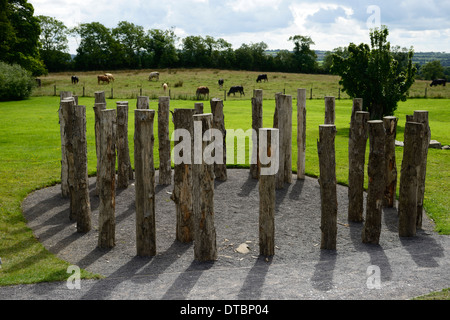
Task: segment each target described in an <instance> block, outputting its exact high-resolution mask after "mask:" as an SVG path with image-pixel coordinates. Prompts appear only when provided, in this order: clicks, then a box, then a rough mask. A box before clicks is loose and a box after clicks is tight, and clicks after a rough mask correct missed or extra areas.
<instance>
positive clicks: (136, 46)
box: [112, 21, 145, 69]
mask: <svg viewBox="0 0 450 320" xmlns="http://www.w3.org/2000/svg"><path fill="white" fill-rule="evenodd" d="M112 36H113V37H114V38H115V40H116V41H117V42H118V43H119V44H120V46H121V47H122V51H123V53H124V63H125V65H124V67H127V68H131V69H135V68H141V67H142V55H143V48H144V41H145V40H144V39H145V31H144V28H143V27H142V26H137V25H135V24H133V23H130V22H127V21H120V22H119V24H118V25H117V27H116V28H114V29H112Z"/></svg>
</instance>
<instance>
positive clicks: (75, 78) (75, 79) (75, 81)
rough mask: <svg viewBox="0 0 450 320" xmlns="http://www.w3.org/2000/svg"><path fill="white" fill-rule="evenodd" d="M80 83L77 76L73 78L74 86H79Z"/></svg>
mask: <svg viewBox="0 0 450 320" xmlns="http://www.w3.org/2000/svg"><path fill="white" fill-rule="evenodd" d="M78 81H80V80H79V79H78V77H77V76H72V84H77V83H78Z"/></svg>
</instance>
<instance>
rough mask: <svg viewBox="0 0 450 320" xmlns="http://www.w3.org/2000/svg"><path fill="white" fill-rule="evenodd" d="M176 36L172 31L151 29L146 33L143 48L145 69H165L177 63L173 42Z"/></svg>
mask: <svg viewBox="0 0 450 320" xmlns="http://www.w3.org/2000/svg"><path fill="white" fill-rule="evenodd" d="M176 41H177V36H176V35H175V32H174V30H173V29H169V30H160V29H151V30H148V31H147V36H146V37H145V43H144V48H145V50H146V54H145V60H146V63H145V65H146V66H147V67H157V68H167V67H174V66H176V65H177V63H178V55H177V50H176V48H175V42H176Z"/></svg>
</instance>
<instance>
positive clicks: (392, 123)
mask: <svg viewBox="0 0 450 320" xmlns="http://www.w3.org/2000/svg"><path fill="white" fill-rule="evenodd" d="M397 122H398V119H397V118H396V117H384V118H383V124H384V131H385V133H386V145H385V147H384V152H385V165H386V188H385V190H384V199H383V205H384V206H385V207H389V208H392V207H394V203H395V195H396V190H397V163H396V160H395V138H396V135H397Z"/></svg>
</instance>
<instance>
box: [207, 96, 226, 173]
mask: <svg viewBox="0 0 450 320" xmlns="http://www.w3.org/2000/svg"><path fill="white" fill-rule="evenodd" d="M210 104H211V113H212V114H213V122H212V127H213V128H214V129H218V130H220V132H221V133H222V137H223V139H222V141H214V143H215V146H216V149H220V150H222V151H223V158H222V159H221V160H222V163H214V174H215V176H216V179H217V180H219V181H226V180H227V152H226V134H227V132H226V129H225V115H224V112H223V101H222V100H220V99H217V98H213V99H211V101H210Z"/></svg>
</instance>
